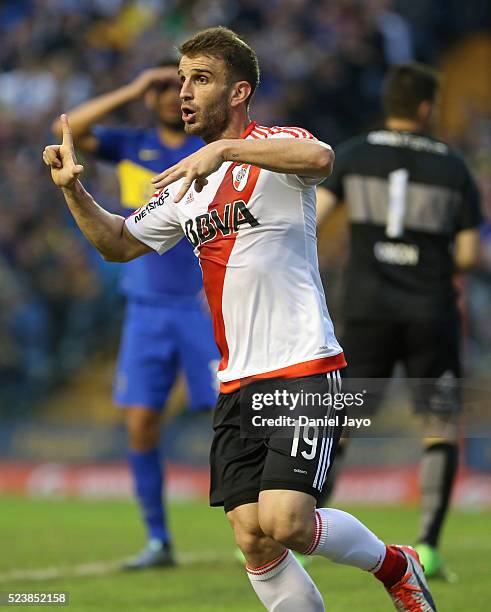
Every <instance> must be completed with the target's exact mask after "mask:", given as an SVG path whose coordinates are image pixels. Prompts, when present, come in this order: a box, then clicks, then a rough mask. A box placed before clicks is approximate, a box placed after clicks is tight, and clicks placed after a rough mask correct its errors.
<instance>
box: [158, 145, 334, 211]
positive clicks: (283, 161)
mask: <svg viewBox="0 0 491 612" xmlns="http://www.w3.org/2000/svg"><path fill="white" fill-rule="evenodd" d="M227 161H232V162H236V163H242V164H251V165H253V166H258V167H259V168H264V169H265V170H270V171H272V172H278V173H281V174H295V175H298V176H301V177H308V178H312V179H319V180H322V179H323V178H325V177H327V176H329V175H330V173H331V171H332V166H333V162H334V152H333V150H332V149H331V147H330V146H329V145H327V144H325V143H323V142H319V141H318V140H315V139H303V138H282V139H275V138H265V139H261V140H259V139H258V140H242V139H238V138H237V139H235V138H234V139H224V140H217V141H216V142H212V143H210V144H208V145H206V146H205V147H203V148H202V149H200V150H199V151H197V152H196V153H193V154H192V155H190V156H188V157H186V158H184V159H183V160H181V161H180V162H179V163H178V164H176V165H175V166H172V167H171V168H169V169H168V170H166V171H165V172H162V173H161V174H158V175H157V176H155V177H154V178H153V179H152V183H153V184H154V185H155V187H157V188H158V189H161V188H165V187H167V186H168V185H170V184H171V183H174V182H175V181H177V180H179V179H181V178H182V179H183V182H182V185H181V189H180V191H179V192H178V194H177V196H176V198H175V200H174V201H175V202H179V201H180V200H181V199H182V198H183V197H184V195H185V194H186V192H187V191H188V189H189V188H190V187H191V185H192V184H193V182H195V189H196V191H198V192H199V191H201V190H202V189H203V187H204V186H205V185H206V184H207V180H206V177H208V176H209V175H210V174H212V173H213V172H215V171H216V170H218V168H220V166H221V165H222V164H223V163H224V162H227Z"/></svg>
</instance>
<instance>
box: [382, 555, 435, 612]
mask: <svg viewBox="0 0 491 612" xmlns="http://www.w3.org/2000/svg"><path fill="white" fill-rule="evenodd" d="M396 548H397V549H398V550H400V551H401V553H402V554H403V555H404V556H405V557H406V560H407V570H406V573H405V574H404V577H403V578H402V579H401V580H399V582H396V584H394V586H392V587H391V588H390V589H387V592H388V593H389V595H390V597H391V599H392V601H393V602H394V606H395V608H396V610H399V612H436V606H435V603H434V602H433V598H432V596H431V593H430V590H429V588H428V583H427V582H426V578H425V576H424V572H423V566H422V565H421V562H420V560H419V556H418V553H417V552H416V551H415V550H414V548H411V546H396Z"/></svg>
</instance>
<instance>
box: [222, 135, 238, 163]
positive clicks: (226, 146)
mask: <svg viewBox="0 0 491 612" xmlns="http://www.w3.org/2000/svg"><path fill="white" fill-rule="evenodd" d="M240 142H241V141H240V140H238V139H237V138H234V139H224V140H218V141H217V144H218V145H219V146H220V149H219V151H220V155H221V156H222V162H229V161H231V162H237V161H240V159H239V151H238V149H239V145H240Z"/></svg>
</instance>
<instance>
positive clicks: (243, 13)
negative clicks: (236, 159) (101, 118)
mask: <svg viewBox="0 0 491 612" xmlns="http://www.w3.org/2000/svg"><path fill="white" fill-rule="evenodd" d="M489 13H490V9H489V3H488V1H487V0H472V1H471V2H467V3H465V5H464V6H462V3H460V2H459V3H457V1H456V0H432V2H430V3H428V2H427V1H426V0H399V1H397V0H393V1H392V0H269V1H268V2H264V0H160V1H159V0H4V1H3V2H1V3H0V41H1V44H0V213H1V217H2V222H1V224H0V287H1V291H0V347H1V348H0V390H1V391H0V403H2V402H3V405H10V404H11V402H12V401H13V402H15V403H17V404H21V403H22V402H24V403H25V404H26V405H30V404H31V403H32V401H33V399H34V398H40V397H42V396H43V394H45V393H46V392H48V391H49V390H50V389H52V388H53V385H56V384H57V382H59V381H60V380H63V378H64V377H65V376H66V375H67V373H69V372H71V371H72V370H73V369H74V368H76V367H78V366H79V365H80V363H81V362H83V361H84V360H86V359H87V358H88V357H89V356H90V354H91V351H93V350H94V349H95V348H97V346H98V345H99V344H100V343H101V342H104V341H107V338H108V337H109V336H110V335H111V334H114V332H115V329H116V327H117V323H118V316H119V314H118V313H119V312H120V302H119V301H118V297H117V288H116V286H117V283H116V280H115V279H116V276H117V273H118V269H117V266H114V265H112V266H111V265H109V264H105V263H103V262H102V261H101V260H100V258H99V257H98V255H97V254H96V253H95V252H94V251H93V250H92V249H91V248H90V247H89V246H88V245H87V243H86V242H85V241H84V240H83V239H82V238H81V237H80V234H79V232H78V231H77V230H76V227H75V226H74V224H73V222H72V220H71V217H70V215H69V214H68V213H67V212H66V210H65V207H64V205H63V202H62V200H61V198H60V195H59V194H58V193H57V191H56V189H55V188H54V187H52V185H51V183H50V180H49V175H48V172H47V171H46V169H45V168H44V167H43V166H42V165H41V151H42V148H43V147H44V146H45V144H47V143H49V142H51V141H52V140H53V136H52V135H51V133H50V124H51V122H52V120H53V118H54V117H55V116H56V115H57V114H58V113H60V111H62V110H67V109H69V108H72V107H73V106H75V105H77V104H79V103H80V102H82V101H84V100H86V99H88V98H89V97H91V96H94V95H97V94H99V93H103V92H107V91H109V90H111V89H113V88H115V87H118V86H120V85H122V84H124V83H127V82H128V81H130V80H131V79H132V78H134V77H135V76H136V75H137V74H138V73H139V72H140V71H141V70H142V69H144V68H147V67H149V66H152V65H154V64H155V63H156V62H157V61H158V60H159V59H160V58H161V57H164V56H167V55H168V54H169V53H170V52H173V51H174V50H175V47H176V46H177V45H178V44H179V42H181V41H182V40H183V39H185V38H186V36H188V35H190V34H192V33H194V32H195V31H196V30H197V29H200V28H203V27H208V26H211V25H216V24H222V25H228V26H229V27H231V28H233V29H235V30H237V31H238V32H239V33H241V34H243V35H245V36H246V38H247V39H248V40H249V42H251V43H252V44H253V46H255V48H256V50H257V52H258V54H259V57H260V61H261V68H262V79H261V87H260V90H259V92H258V93H257V95H256V97H255V101H254V115H255V117H256V118H257V119H258V120H259V121H261V122H264V123H266V124H270V125H271V124H293V125H301V126H303V127H306V128H307V129H310V130H311V131H313V132H315V134H316V135H317V136H319V137H320V138H322V139H324V140H326V141H328V142H329V143H331V144H333V145H336V144H337V143H338V142H340V141H342V140H343V139H345V138H347V137H350V136H352V135H354V134H355V133H357V132H360V131H361V130H363V129H365V128H367V127H371V126H373V125H376V124H377V123H378V122H379V121H380V104H379V94H380V85H381V82H382V79H383V77H384V74H385V72H386V70H387V68H388V67H389V66H390V65H391V64H394V63H400V62H405V61H408V60H411V59H418V60H421V61H425V62H429V63H435V62H437V61H438V59H439V58H440V57H441V56H442V55H443V54H444V53H445V52H446V50H447V49H448V48H450V47H451V46H452V45H453V44H454V43H455V41H457V40H459V39H461V38H462V37H465V36H466V35H467V34H469V33H472V32H476V31H478V30H480V29H482V28H483V27H488V28H489V21H490V14H489ZM148 119H149V118H148V116H147V115H146V113H145V111H144V109H143V107H142V106H141V105H140V104H138V103H135V104H132V105H129V106H128V107H127V108H124V109H121V110H120V111H119V112H118V113H117V115H115V116H114V117H112V118H111V119H110V120H111V121H113V122H126V123H130V124H133V125H137V124H138V125H141V124H144V123H145V122H147V121H148ZM486 129H487V130H489V132H488V133H489V134H491V129H490V128H489V124H487V128H486ZM481 132H482V130H481V131H480V133H481ZM484 133H486V130H484ZM459 144H462V143H459ZM464 144H465V143H464ZM481 144H482V142H481ZM479 146H481V145H479ZM479 146H478V147H477V148H478V149H479ZM470 153H471V154H474V153H475V154H476V155H477V154H478V153H476V152H473V151H470ZM89 167H90V171H89V172H88V176H87V177H86V179H85V180H86V181H87V182H88V184H89V187H90V189H91V191H92V192H93V193H94V194H95V196H96V197H97V198H100V201H102V202H103V203H104V204H105V205H106V206H108V207H109V208H111V209H113V210H115V209H116V208H117V189H116V185H115V181H114V177H113V175H112V173H111V172H109V171H107V170H104V169H102V170H101V169H100V168H99V169H94V164H89ZM482 167H484V171H483V172H484V174H486V173H487V175H489V173H490V170H489V159H487V160H485V161H484V165H483V166H482ZM488 234H489V232H488ZM488 234H486V235H488ZM489 259H490V261H489V265H490V268H491V254H490V255H489ZM486 274H487V273H485V278H487V280H489V277H486ZM488 285H489V283H488ZM488 285H486V283H485V284H484V285H479V287H480V289H479V291H482V286H484V287H485V289H484V291H486V287H487V286H488ZM480 295H481V294H480ZM487 297H488V298H489V294H488V296H487ZM482 299H486V298H485V297H484V298H482ZM108 322H110V323H111V324H110V325H108ZM488 323H489V320H488ZM489 328H491V325H490V326H489ZM102 332H104V333H102ZM490 344H491V339H490Z"/></svg>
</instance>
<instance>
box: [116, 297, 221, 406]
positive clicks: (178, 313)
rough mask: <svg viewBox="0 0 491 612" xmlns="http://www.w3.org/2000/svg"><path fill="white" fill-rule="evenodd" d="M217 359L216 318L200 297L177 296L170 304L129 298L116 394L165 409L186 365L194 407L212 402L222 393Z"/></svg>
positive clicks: (125, 402) (128, 402)
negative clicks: (212, 319) (212, 324)
mask: <svg viewBox="0 0 491 612" xmlns="http://www.w3.org/2000/svg"><path fill="white" fill-rule="evenodd" d="M218 360H219V356H218V350H217V346H216V344H215V339H214V337H213V331H212V326H211V320H210V317H209V315H208V314H207V313H206V312H205V309H204V306H203V305H202V304H201V303H200V302H199V300H198V299H196V300H195V299H192V300H191V299H184V300H183V299H179V298H178V299H177V300H174V301H173V303H172V305H165V306H162V305H155V304H152V303H146V302H141V301H138V300H136V299H130V300H129V301H128V303H127V306H126V314H125V319H124V323H123V331H122V337H121V345H120V350H119V356H118V365H117V372H116V380H115V384H114V393H113V400H114V402H115V403H116V404H118V405H119V406H122V407H127V406H145V407H147V408H151V409H153V410H157V411H160V410H162V409H163V407H164V405H165V403H166V401H167V398H168V396H169V393H170V391H171V389H172V387H173V385H174V383H175V382H176V380H177V377H178V375H179V373H180V372H181V371H182V372H183V373H184V376H185V379H186V384H187V390H188V398H189V400H188V401H189V408H190V409H191V410H200V409H205V408H210V407H212V406H214V404H215V402H216V398H217V394H218V381H217V378H216V371H217V367H218Z"/></svg>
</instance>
